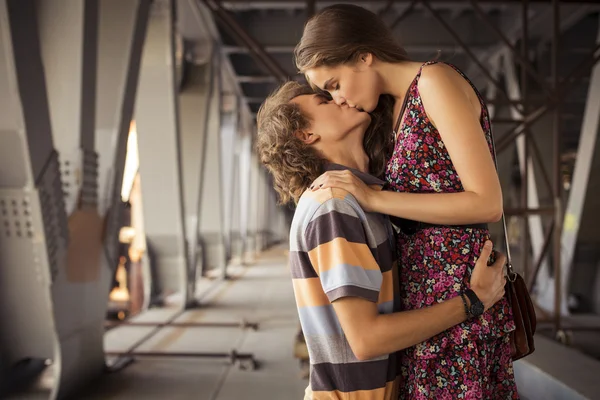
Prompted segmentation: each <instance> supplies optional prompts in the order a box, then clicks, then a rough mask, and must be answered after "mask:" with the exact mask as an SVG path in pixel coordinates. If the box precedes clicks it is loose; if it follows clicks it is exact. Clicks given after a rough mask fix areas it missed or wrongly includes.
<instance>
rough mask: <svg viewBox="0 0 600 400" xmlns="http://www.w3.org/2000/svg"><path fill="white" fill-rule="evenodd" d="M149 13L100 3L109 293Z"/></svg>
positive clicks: (145, 3) (101, 188)
mask: <svg viewBox="0 0 600 400" xmlns="http://www.w3.org/2000/svg"><path fill="white" fill-rule="evenodd" d="M149 9H150V1H149V0H135V1H127V2H123V1H121V0H103V1H102V2H101V3H100V18H99V34H98V35H99V36H98V80H97V101H96V138H95V141H96V149H97V151H98V156H99V157H98V211H99V213H100V216H101V217H102V218H107V216H108V224H107V229H106V234H105V240H104V248H105V250H106V252H105V254H106V255H108V257H109V259H106V258H105V257H103V263H104V266H105V267H106V268H107V269H108V272H109V273H108V274H107V273H106V271H105V270H104V269H105V268H103V270H102V280H103V281H104V282H105V283H103V285H104V286H105V288H106V289H107V290H108V287H109V284H110V283H109V280H107V279H110V278H111V276H112V274H113V273H114V269H115V268H116V267H117V264H118V260H117V259H118V254H117V252H118V241H119V237H118V235H119V230H120V228H121V225H122V199H121V189H122V186H123V173H124V168H125V159H126V155H127V147H128V139H129V131H130V127H131V120H132V117H133V108H134V102H135V95H136V91H137V85H138V78H139V71H140V61H141V54H142V48H143V43H144V39H145V37H146V27H147V23H148V13H149ZM136 144H137V141H136ZM139 234H143V232H139V233H137V234H136V235H139ZM109 275H110V276H109Z"/></svg>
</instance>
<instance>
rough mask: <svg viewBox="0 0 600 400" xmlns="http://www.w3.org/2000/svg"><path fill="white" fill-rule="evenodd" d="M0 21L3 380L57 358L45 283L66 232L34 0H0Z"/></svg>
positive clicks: (60, 262)
mask: <svg viewBox="0 0 600 400" xmlns="http://www.w3.org/2000/svg"><path fill="white" fill-rule="evenodd" d="M0 21H2V23H0V265H1V267H0V315H2V320H3V322H2V324H0V374H2V377H1V378H0V379H1V380H2V381H3V382H10V376H11V375H13V374H16V373H18V371H15V370H13V369H11V368H12V367H13V366H15V363H17V362H18V361H20V360H24V359H26V358H30V359H32V360H53V362H54V363H55V365H56V364H57V363H58V362H59V359H58V354H59V352H58V346H57V343H58V339H57V334H56V327H55V325H54V318H53V317H54V315H53V312H52V310H53V306H52V296H51V285H52V282H53V280H55V279H56V277H57V275H58V274H59V273H64V264H65V258H66V246H67V242H68V235H69V233H68V229H67V223H66V222H67V221H66V216H65V208H64V200H63V196H62V190H61V189H62V188H61V183H60V172H59V165H58V160H57V154H56V152H55V151H54V148H53V142H52V126H51V122H50V114H49V111H48V98H47V95H46V81H45V76H44V69H43V62H42V59H41V54H40V53H41V51H40V43H39V31H38V29H39V25H38V21H37V15H36V9H35V2H34V1H33V0H24V1H8V0H3V1H0ZM50 376H51V378H53V381H54V382H58V379H59V376H60V368H54V369H53V371H52V373H51V375H50ZM54 382H53V383H54ZM48 391H50V388H48ZM24 395H25V396H27V395H26V394H24ZM44 395H48V394H47V393H44ZM48 397H50V396H48Z"/></svg>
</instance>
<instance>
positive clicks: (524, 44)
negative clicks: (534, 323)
mask: <svg viewBox="0 0 600 400" xmlns="http://www.w3.org/2000/svg"><path fill="white" fill-rule="evenodd" d="M471 1H472V3H473V7H474V8H476V9H478V10H480V11H481V12H483V11H482V10H481V9H480V8H479V6H478V5H477V3H476V2H475V0H471ZM522 1H523V5H522V23H523V37H522V38H521V55H522V58H523V62H522V63H521V100H523V114H525V115H527V112H528V107H527V104H528V95H527V69H526V68H525V67H526V66H529V63H528V57H527V52H528V48H529V32H528V30H529V26H528V25H529V24H528V11H529V2H528V0H522ZM507 44H510V43H507ZM509 48H510V46H509ZM511 50H514V48H511ZM513 53H514V54H515V55H516V56H517V57H516V58H517V60H519V57H518V53H517V52H516V51H513ZM525 129H526V130H527V129H528V127H525ZM527 142H528V135H524V136H523V165H522V168H521V207H529V195H528V194H529V146H528V144H527ZM521 228H522V237H521V248H522V255H521V256H522V258H521V262H522V269H521V271H522V272H523V276H525V279H527V277H526V276H527V275H528V274H529V246H530V244H529V242H530V240H529V216H525V217H524V218H523V220H522V227H521Z"/></svg>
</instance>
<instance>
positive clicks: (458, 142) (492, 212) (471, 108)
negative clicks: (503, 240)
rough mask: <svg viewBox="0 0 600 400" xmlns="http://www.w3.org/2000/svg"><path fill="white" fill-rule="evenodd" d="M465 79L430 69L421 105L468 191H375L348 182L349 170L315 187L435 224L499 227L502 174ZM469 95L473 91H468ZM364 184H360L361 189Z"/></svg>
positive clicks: (439, 68)
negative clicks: (338, 191)
mask: <svg viewBox="0 0 600 400" xmlns="http://www.w3.org/2000/svg"><path fill="white" fill-rule="evenodd" d="M462 82H464V80H463V78H462V77H461V76H460V75H458V73H457V72H456V71H454V70H453V69H452V68H450V67H448V66H446V65H443V64H434V65H430V66H426V67H425V68H424V69H423V73H422V75H421V79H420V80H419V91H420V94H421V99H422V101H423V106H424V107H425V110H426V111H427V115H428V116H429V118H430V120H431V121H432V123H433V124H434V125H435V126H436V127H437V129H438V131H439V132H440V136H441V138H442V140H443V142H444V145H445V147H446V149H447V151H448V154H449V155H450V158H451V159H452V163H453V164H454V168H455V169H456V172H457V173H458V176H459V177H460V180H461V182H462V185H463V188H464V192H460V193H397V192H391V191H377V190H373V189H370V188H368V187H367V186H366V185H364V184H362V181H360V180H359V179H352V178H349V177H348V175H349V174H351V173H349V172H348V173H347V172H346V171H329V172H327V173H325V174H324V175H323V176H322V177H321V178H319V179H318V180H317V181H315V184H314V188H315V189H318V188H319V185H321V184H322V187H323V188H327V187H340V188H342V189H346V190H348V191H349V192H350V193H352V194H353V195H354V196H355V197H356V198H357V200H358V201H359V202H360V203H361V206H363V208H365V209H368V210H371V211H376V212H380V213H383V214H388V215H393V216H396V217H401V218H407V219H412V220H417V221H422V222H427V223H432V224H445V225H459V224H472V223H485V222H496V221H498V220H499V219H500V218H501V216H502V191H501V188H500V182H499V179H498V174H497V173H496V169H495V166H494V162H493V159H492V157H491V155H490V151H489V147H488V144H487V142H486V140H485V135H484V133H483V130H482V128H481V124H480V122H479V117H480V112H481V106H480V105H479V103H477V104H472V103H471V101H470V100H469V97H468V94H467V93H466V92H465V90H463V89H462V88H461V83H462ZM469 90H471V89H470V88H469ZM361 184H362V185H361Z"/></svg>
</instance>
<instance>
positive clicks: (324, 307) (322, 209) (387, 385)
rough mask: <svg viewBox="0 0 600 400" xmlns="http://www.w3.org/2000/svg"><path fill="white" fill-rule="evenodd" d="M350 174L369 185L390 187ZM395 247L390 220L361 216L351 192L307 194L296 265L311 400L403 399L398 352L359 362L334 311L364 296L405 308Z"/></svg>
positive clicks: (301, 206)
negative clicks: (346, 299)
mask: <svg viewBox="0 0 600 400" xmlns="http://www.w3.org/2000/svg"><path fill="white" fill-rule="evenodd" d="M327 169H348V168H345V167H342V166H340V165H336V164H330V165H328V167H327ZM351 171H352V172H353V173H354V174H355V175H357V177H359V178H361V179H362V180H363V181H364V182H365V183H366V184H367V185H377V187H381V186H382V185H383V184H384V182H383V181H381V180H379V179H376V178H374V177H373V176H371V175H368V174H365V173H362V172H360V171H356V170H351ZM394 246H395V245H394V240H393V231H392V228H391V225H390V223H389V221H388V219H387V217H385V216H384V215H381V214H377V213H367V212H365V211H363V210H362V208H361V207H360V205H359V204H358V202H357V201H356V199H355V198H354V196H352V195H351V194H350V193H348V192H347V191H345V190H341V189H324V190H318V191H315V192H311V191H307V192H305V193H304V194H303V195H302V197H301V198H300V201H299V202H298V205H297V208H296V212H295V214H294V219H293V221H292V226H291V231H290V267H291V273H292V279H293V286H294V294H295V297H296V303H297V306H298V313H299V315H300V323H301V325H302V331H303V332H304V337H305V339H306V344H307V346H308V352H309V357H310V383H309V386H308V388H307V389H306V397H305V399H307V400H308V399H310V400H320V399H328V400H329V399H352V400H384V399H385V400H387V399H396V398H397V396H398V395H397V386H398V378H397V376H398V374H399V372H398V368H397V357H398V355H397V353H393V354H390V355H385V356H382V357H379V358H376V359H373V360H367V361H359V360H358V359H357V358H356V357H355V356H354V354H353V352H352V350H351V348H350V345H349V343H348V341H347V339H346V336H345V335H344V332H343V330H342V328H341V326H340V322H339V320H338V318H337V315H336V313H335V310H334V308H333V306H332V302H334V301H336V300H337V299H340V298H342V297H361V298H363V299H366V300H368V301H371V302H374V303H376V304H377V307H378V309H379V312H380V313H382V314H387V313H391V312H395V311H399V310H398V306H397V305H398V299H397V293H398V290H397V282H398V280H397V279H396V277H397V276H396V275H397V266H396V257H395V250H394Z"/></svg>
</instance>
